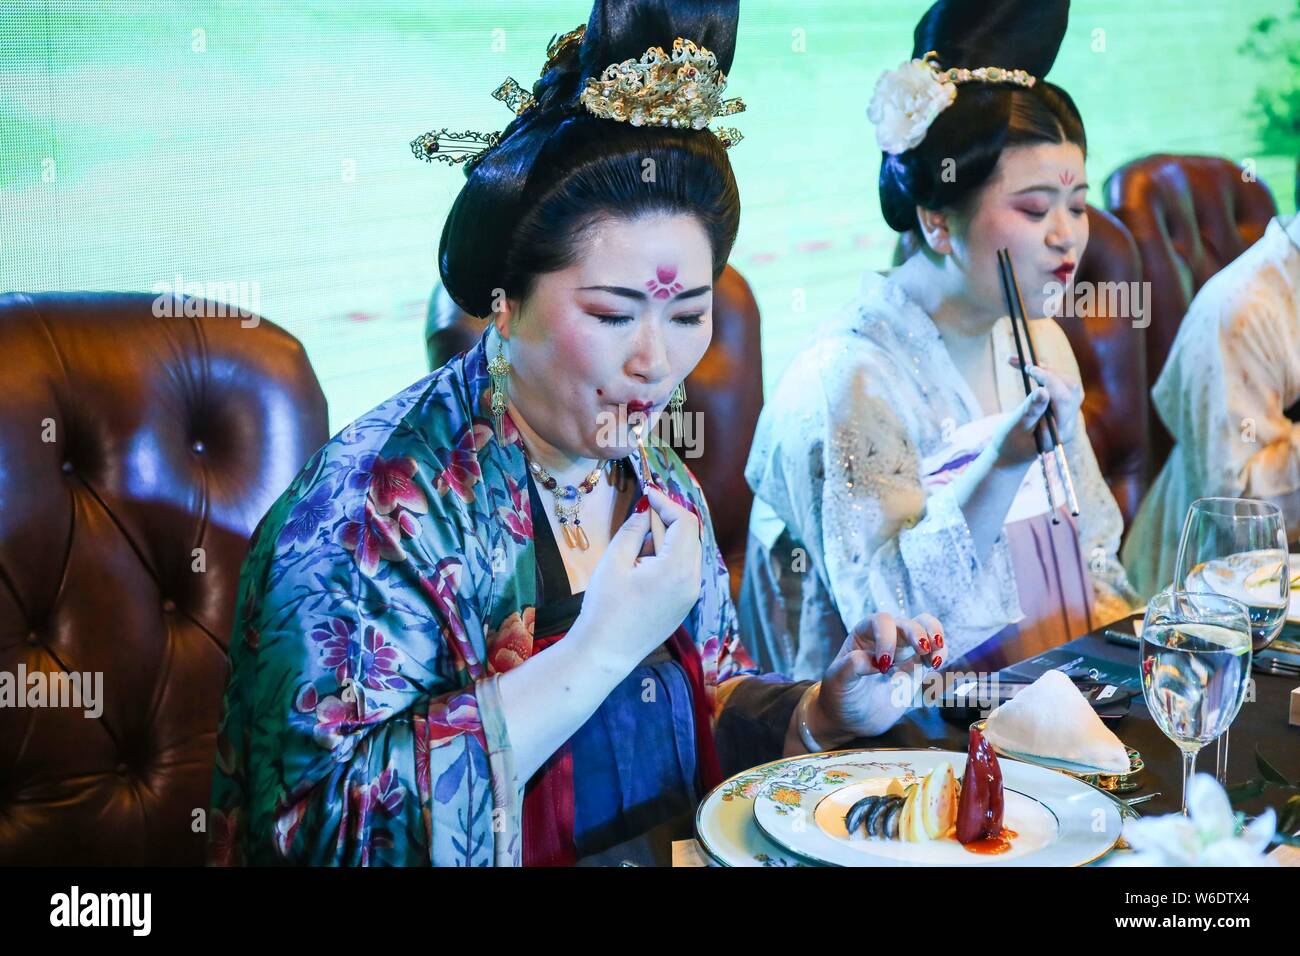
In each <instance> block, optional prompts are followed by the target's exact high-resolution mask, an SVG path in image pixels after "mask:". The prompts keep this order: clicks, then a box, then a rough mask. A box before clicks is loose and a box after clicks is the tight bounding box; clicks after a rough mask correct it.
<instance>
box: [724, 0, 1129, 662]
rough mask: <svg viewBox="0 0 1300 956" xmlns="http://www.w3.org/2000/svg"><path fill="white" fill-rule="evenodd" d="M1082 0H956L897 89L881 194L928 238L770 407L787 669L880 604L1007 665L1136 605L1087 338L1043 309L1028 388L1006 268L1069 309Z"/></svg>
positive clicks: (773, 649)
mask: <svg viewBox="0 0 1300 956" xmlns="http://www.w3.org/2000/svg"><path fill="white" fill-rule="evenodd" d="M1068 8H1069V4H1068V2H1065V0H979V2H976V0H939V2H938V3H936V4H935V5H934V6H933V7H931V8H930V10H929V11H927V12H926V14H925V16H924V17H923V18H922V20H921V23H920V25H918V27H917V29H916V34H915V37H914V47H913V59H912V60H911V61H910V62H908V63H904V64H903V65H901V66H900V67H899V68H898V69H897V70H895V71H891V72H890V73H886V74H885V75H884V76H883V77H882V78H881V80H880V82H879V83H878V84H877V87H876V92H875V95H874V97H873V100H872V103H871V106H870V108H869V110H868V116H869V117H870V118H871V120H872V121H873V122H874V123H875V126H876V136H877V140H878V142H879V144H880V147H881V150H882V154H883V159H882V165H881V174H880V198H881V208H882V211H883V213H884V215H885V219H886V221H887V222H888V223H889V225H890V226H891V227H893V228H894V229H895V230H897V231H898V232H900V233H910V234H911V237H912V239H913V240H914V242H915V245H916V247H917V250H918V251H916V252H915V253H914V254H913V255H912V256H911V257H910V258H908V259H907V261H906V262H904V263H903V264H902V265H901V266H898V267H897V268H895V269H894V270H893V271H891V272H890V273H889V274H888V275H887V276H886V275H880V274H876V273H867V275H866V276H865V279H864V281H863V284H862V289H861V292H860V294H859V296H858V298H857V300H856V301H854V302H853V303H851V305H850V306H849V308H848V309H847V310H846V311H845V312H844V314H843V315H841V316H840V317H839V319H838V320H837V321H835V322H834V323H833V324H832V325H831V327H829V328H818V329H815V330H810V334H812V335H814V336H815V337H816V339H817V341H816V344H814V345H813V346H812V347H811V348H809V349H808V350H807V351H806V352H804V353H802V354H801V355H799V356H798V357H796V358H795V359H794V361H793V362H792V364H791V366H790V367H789V368H788V369H787V371H786V372H785V374H784V377H783V378H782V380H781V383H780V385H779V386H778V387H777V389H776V391H775V393H774V394H772V395H771V396H769V398H768V400H767V402H766V405H765V408H764V410H763V413H762V416H761V417H760V420H759V424H758V429H757V432H756V434H755V437H754V445H753V449H752V452H751V454H750V458H749V463H748V465H747V467H746V472H745V476H746V479H747V480H748V482H749V484H750V486H751V487H752V488H753V489H754V494H755V502H754V507H753V513H752V518H751V527H750V541H749V548H748V555H747V561H746V567H745V578H744V584H743V587H742V591H741V620H742V626H743V627H744V629H745V633H746V634H747V636H748V640H749V644H750V647H751V650H752V651H753V652H756V653H757V654H758V655H759V656H760V658H761V659H762V661H763V663H764V665H765V666H767V667H769V668H771V669H774V670H777V671H781V672H784V673H789V674H791V675H794V676H797V675H801V674H816V673H820V669H821V668H823V667H824V665H825V663H826V662H827V661H828V660H829V659H830V657H831V656H832V655H833V654H834V652H835V649H836V648H838V646H839V645H840V643H842V641H843V639H844V635H845V633H846V631H847V629H848V628H850V627H851V626H852V625H853V623H854V622H855V621H857V620H859V619H860V618H861V616H862V615H864V614H871V613H879V612H885V613H887V614H890V615H896V616H900V617H911V616H915V615H916V614H917V613H921V612H928V613H931V614H934V615H936V616H937V617H938V618H939V619H940V620H941V621H942V622H943V624H944V634H945V635H946V639H947V642H948V645H949V646H948V647H946V648H944V649H943V652H942V655H941V660H942V661H945V662H947V663H946V666H949V667H961V668H963V669H978V670H989V669H995V668H999V667H1002V666H1006V665H1007V664H1010V663H1013V662H1015V661H1016V660H1020V659H1023V658H1025V657H1028V656H1032V655H1033V654H1035V653H1038V652H1041V651H1043V650H1046V649H1048V648H1051V647H1054V646H1057V645H1059V644H1062V643H1064V642H1066V641H1068V640H1070V639H1071V638H1074V637H1077V636H1079V635H1080V634H1083V633H1085V632H1087V631H1089V630H1092V629H1093V628H1095V627H1098V626H1101V625H1102V624H1105V623H1107V622H1109V621H1111V620H1113V619H1115V618H1117V617H1119V616H1121V615H1122V614H1123V613H1125V612H1126V611H1127V610H1128V608H1129V606H1130V603H1131V600H1132V598H1133V595H1132V592H1131V589H1130V588H1129V585H1128V583H1127V580H1126V579H1125V575H1124V570H1123V568H1122V567H1121V566H1120V565H1119V562H1118V560H1117V558H1116V552H1117V550H1118V548H1119V542H1120V535H1121V531H1122V519H1121V516H1120V512H1119V508H1118V507H1117V506H1116V504H1115V501H1114V498H1113V497H1112V496H1111V494H1110V492H1109V489H1108V488H1107V487H1106V485H1105V482H1104V481H1103V480H1102V476H1101V474H1100V472H1099V470H1098V468H1097V462H1096V459H1095V458H1094V456H1093V453H1092V448H1091V446H1090V445H1089V444H1088V437H1087V433H1086V431H1085V429H1084V427H1083V421H1082V415H1081V414H1080V411H1079V409H1080V407H1081V403H1082V398H1083V392H1082V388H1081V387H1080V386H1079V381H1078V380H1079V374H1078V368H1077V366H1076V364H1075V360H1074V356H1073V354H1072V353H1071V351H1070V348H1069V345H1068V343H1067V341H1066V339H1065V336H1064V333H1063V332H1062V331H1061V329H1060V328H1059V327H1058V326H1057V325H1056V324H1055V322H1053V321H1052V320H1050V319H1043V320H1038V321H1031V322H1030V323H1029V324H1030V325H1031V326H1032V327H1033V331H1032V333H1031V335H1032V337H1033V341H1034V344H1035V346H1036V352H1037V357H1038V367H1037V368H1031V369H1029V374H1030V376H1031V378H1032V384H1034V385H1036V386H1038V387H1036V388H1034V389H1033V394H1031V395H1029V396H1026V394H1025V393H1026V388H1025V384H1024V381H1023V379H1022V375H1021V372H1020V370H1019V368H1017V367H1015V366H1014V365H1012V364H1011V362H1012V359H1013V357H1014V356H1015V351H1016V350H1015V345H1014V339H1013V338H1012V333H1011V324H1010V321H1009V320H1008V319H1007V317H1006V305H1005V300H1004V298H1003V294H1002V290H1001V286H1000V282H999V278H998V269H997V252H998V250H999V249H1003V248H1005V249H1007V250H1008V251H1009V253H1010V255H1011V258H1012V261H1013V263H1014V265H1015V267H1016V270H1017V276H1018V279H1019V283H1020V286H1021V289H1022V291H1023V293H1024V302H1025V308H1026V312H1027V314H1028V315H1029V316H1031V317H1033V316H1042V315H1046V314H1060V312H1059V309H1060V306H1061V301H1062V298H1063V292H1064V289H1065V287H1066V286H1067V285H1068V284H1069V282H1070V277H1071V275H1072V273H1073V271H1074V269H1075V267H1076V266H1077V264H1078V260H1079V257H1081V256H1082V254H1083V250H1084V247H1085V246H1086V244H1087V240H1088V221H1087V210H1086V198H1087V182H1086V179H1085V173H1084V160H1085V146H1086V139H1085V137H1084V133H1083V125H1082V120H1081V119H1080V118H1079V115H1078V110H1077V108H1076V107H1075V106H1074V103H1073V101H1072V100H1071V99H1070V98H1069V95H1068V94H1067V93H1065V91H1064V90H1062V89H1061V88H1060V87H1057V86H1054V85H1053V84H1051V83H1048V82H1046V81H1044V80H1043V79H1042V77H1043V75H1044V74H1046V73H1047V71H1048V70H1049V69H1050V68H1051V65H1052V62H1053V61H1054V59H1055V57H1056V52H1057V50H1058V49H1059V46H1060V42H1061V39H1062V37H1063V36H1064V33H1065V28H1066V20H1067V14H1068ZM963 70H965V71H969V72H964V73H963V72H962V71H963ZM1049 397H1050V401H1051V405H1052V407H1053V408H1054V410H1055V415H1056V417H1057V420H1058V425H1059V432H1060V436H1061V439H1062V441H1063V444H1064V448H1065V455H1066V458H1067V460H1068V462H1069V465H1070V468H1071V470H1072V472H1073V480H1074V484H1075V487H1076V489H1077V494H1078V499H1079V505H1080V515H1079V517H1078V518H1072V517H1071V515H1070V512H1069V510H1068V509H1066V508H1065V507H1064V505H1063V504H1060V506H1059V507H1057V508H1056V509H1055V510H1054V511H1053V510H1052V509H1049V507H1048V498H1047V488H1046V487H1045V485H1044V469H1041V468H1040V466H1039V465H1038V464H1036V463H1035V461H1036V454H1035V451H1036V448H1035V445H1034V440H1033V437H1032V434H1033V429H1034V426H1035V424H1036V423H1037V422H1038V420H1039V419H1040V418H1041V416H1042V415H1043V413H1044V411H1045V409H1046V408H1047V405H1048V399H1049ZM1055 498H1056V501H1057V502H1058V503H1060V502H1063V501H1064V495H1063V492H1062V491H1061V490H1060V489H1059V488H1058V489H1056V491H1055ZM1053 517H1055V520H1053ZM894 663H896V662H892V661H888V660H886V661H882V662H880V664H879V665H878V666H880V667H881V669H882V670H884V671H887V670H888V669H889V667H890V666H892V664H894Z"/></svg>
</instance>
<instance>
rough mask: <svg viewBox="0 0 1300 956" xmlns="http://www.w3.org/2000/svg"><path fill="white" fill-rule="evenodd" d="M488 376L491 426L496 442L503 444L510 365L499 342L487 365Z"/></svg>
mask: <svg viewBox="0 0 1300 956" xmlns="http://www.w3.org/2000/svg"><path fill="white" fill-rule="evenodd" d="M488 375H490V376H491V377H492V425H493V427H494V428H495V429H496V434H497V441H498V442H501V443H502V444H504V443H505V437H504V436H503V435H502V430H501V419H502V416H504V415H505V413H506V387H507V385H508V384H509V382H510V363H509V362H508V361H506V353H505V347H504V346H503V345H502V344H501V343H500V342H498V343H497V354H496V355H495V356H494V357H493V359H492V361H491V362H489V363H488Z"/></svg>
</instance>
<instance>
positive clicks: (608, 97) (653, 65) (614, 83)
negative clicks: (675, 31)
mask: <svg viewBox="0 0 1300 956" xmlns="http://www.w3.org/2000/svg"><path fill="white" fill-rule="evenodd" d="M585 32H586V26H585V25H583V26H579V27H578V28H577V29H575V30H570V31H569V32H568V33H565V34H563V35H562V36H559V37H556V38H553V39H552V40H551V42H550V44H548V46H547V50H546V52H547V57H546V65H545V66H543V67H542V73H541V75H542V76H545V75H546V71H547V70H549V69H550V68H551V67H552V66H553V65H555V63H556V61H557V60H558V59H559V58H560V57H561V56H562V55H563V54H564V53H565V52H566V50H567V49H568V47H569V46H570V45H571V44H576V43H580V42H581V41H582V37H583V34H584V33H585ZM726 87H727V76H726V74H725V73H723V72H722V71H721V70H719V69H718V58H717V57H716V56H715V55H714V54H713V53H712V52H711V51H710V50H707V49H705V48H704V47H701V46H696V45H695V43H694V42H693V41H691V40H686V39H684V38H682V37H678V38H677V39H675V40H674V41H673V51H672V53H671V54H668V53H665V52H664V50H663V48H662V47H657V46H652V47H650V48H649V49H648V50H646V51H645V53H643V54H642V55H641V57H640V59H627V60H624V61H623V62H621V63H612V64H610V65H609V66H607V67H605V69H604V70H603V71H602V72H601V75H600V77H599V78H591V79H588V80H587V82H586V85H585V86H584V88H583V90H582V92H581V94H579V97H578V101H579V103H581V104H582V106H583V107H585V108H586V110H587V111H588V112H589V113H591V115H593V116H595V117H598V118H599V119H608V120H613V121H615V122H618V123H631V124H632V125H633V126H669V127H674V128H677V129H696V130H706V129H707V127H708V124H709V122H710V121H711V120H712V119H713V118H714V117H715V116H731V115H732V114H734V113H740V112H743V111H744V109H745V104H744V102H743V101H742V100H741V99H740V98H739V97H734V98H732V99H729V100H724V99H723V98H722V92H723V91H724V90H725V89H726ZM492 96H493V98H495V99H498V100H500V101H501V102H503V103H505V104H506V105H507V106H508V107H510V108H511V109H512V110H513V111H514V113H515V115H516V116H520V115H522V114H523V113H525V112H526V111H528V110H530V109H532V108H533V107H534V106H536V105H537V100H536V99H534V97H533V96H532V94H530V93H528V92H527V91H526V90H524V88H523V87H521V86H520V85H519V83H518V82H517V81H516V80H514V79H513V78H511V77H506V80H505V82H504V83H502V84H501V85H500V86H499V87H497V88H496V89H495V90H493V91H492ZM709 132H710V133H713V135H715V136H717V137H718V139H719V140H720V141H721V142H722V145H723V146H725V147H731V146H734V145H736V143H739V142H740V140H741V139H742V136H741V134H740V131H739V130H735V129H731V128H729V127H720V128H719V129H718V130H716V131H713V130H709ZM500 141H501V134H500V133H476V132H472V131H465V132H460V133H453V132H450V131H449V130H448V129H447V128H446V127H444V128H442V129H440V130H433V131H430V132H428V133H424V134H422V135H420V136H419V137H417V138H416V139H413V140H412V141H411V151H412V152H413V153H414V154H415V155H416V156H417V157H418V158H419V159H422V160H424V161H425V162H429V163H432V162H435V161H441V162H445V163H449V164H452V165H455V164H458V163H465V164H466V170H467V171H468V170H469V169H472V168H473V166H474V164H476V163H478V162H479V160H481V159H482V158H483V157H484V156H485V155H486V154H487V153H488V152H489V151H490V150H491V149H492V148H493V147H495V146H496V145H497V144H498V143H499V142H500Z"/></svg>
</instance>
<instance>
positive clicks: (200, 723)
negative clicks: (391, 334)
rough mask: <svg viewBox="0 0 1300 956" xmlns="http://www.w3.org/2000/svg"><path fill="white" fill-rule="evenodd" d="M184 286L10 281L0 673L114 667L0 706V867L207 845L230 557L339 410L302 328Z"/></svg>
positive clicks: (0, 492)
mask: <svg viewBox="0 0 1300 956" xmlns="http://www.w3.org/2000/svg"><path fill="white" fill-rule="evenodd" d="M184 301H185V303H188V308H187V307H186V305H185V304H182V302H181V301H180V300H172V299H168V300H166V302H167V304H168V305H170V306H172V307H173V308H174V310H175V312H174V314H175V315H176V317H167V316H161V317H160V316H157V315H155V314H154V310H153V305H154V302H155V296H153V295H151V294H147V293H49V294H23V293H11V294H6V295H0V356H2V357H3V358H2V359H0V362H3V367H4V379H5V401H4V405H3V408H0V680H3V675H4V674H6V673H7V674H9V675H16V674H18V673H21V672H22V671H24V670H25V672H26V673H27V674H28V675H31V674H36V673H39V674H41V675H45V676H46V678H47V679H46V680H45V681H44V684H45V686H47V687H48V686H50V681H49V679H48V675H50V674H57V673H60V672H62V673H65V674H71V673H74V672H75V673H78V674H82V673H90V674H92V675H93V674H95V673H98V674H100V675H102V683H101V684H100V687H101V692H100V694H99V695H98V702H97V706H98V708H99V709H100V710H101V712H100V713H99V715H98V716H97V717H88V716H86V710H88V709H92V708H88V707H85V706H83V707H81V708H74V707H62V706H61V707H51V706H45V707H14V706H6V707H0V865H8V866H12V865H24V864H48V863H58V864H60V865H84V864H118V865H142V864H155V865H171V864H199V863H202V861H203V849H204V842H205V836H204V834H203V833H202V832H196V829H195V828H196V825H197V824H196V820H199V819H201V817H199V816H198V815H197V814H196V811H199V810H202V811H203V812H204V814H206V810H207V807H208V799H209V789H210V786H211V775H212V766H213V755H214V749H215V742H216V727H217V721H218V719H219V716H220V707H221V699H222V694H223V691H224V688H225V681H226V673H227V667H226V645H227V641H228V637H229V634H230V629H231V620H232V615H233V611H234V603H235V598H236V583H237V580H238V576H239V570H240V565H241V563H242V562H243V559H244V555H245V552H246V551H247V547H248V540H249V537H250V535H251V534H252V532H253V530H254V528H255V527H256V525H257V523H258V522H259V521H260V520H261V518H262V516H263V514H264V513H265V512H266V511H267V509H268V508H269V507H270V506H271V504H272V503H273V502H274V501H275V499H276V498H277V497H278V496H279V495H280V493H281V492H282V491H283V490H284V489H285V488H286V487H287V486H288V484H289V482H290V481H291V480H292V479H293V477H294V475H295V474H296V473H297V472H298V470H299V469H300V468H301V466H302V464H303V462H305V461H306V460H307V458H308V457H309V456H310V455H311V454H312V452H314V451H315V450H316V449H317V448H318V447H319V446H320V445H322V444H323V443H324V442H325V441H326V439H327V438H328V425H327V418H326V410H325V398H324V396H323V394H322V393H321V389H320V386H319V384H318V383H317V381H316V377H315V375H314V374H313V373H312V370H311V366H310V365H309V364H308V362H307V359H306V357H305V355H304V353H303V349H302V346H301V345H300V344H299V343H298V341H297V340H296V339H295V338H293V337H292V336H291V335H289V334H288V333H287V332H285V331H283V330H282V329H280V328H278V327H276V326H275V325H272V324H271V323H270V322H267V321H265V320H257V321H256V324H254V319H253V318H240V317H239V316H238V315H234V314H226V313H225V309H224V307H221V308H218V307H217V306H216V305H215V303H207V302H205V300H201V299H188V300H184ZM186 312H189V314H190V316H192V317H186V315H185V313H186ZM198 316H202V317H198ZM28 684H29V686H30V684H31V678H30V677H29V678H28ZM94 684H95V679H94V678H93V677H92V678H91V680H90V681H89V682H88V688H93V686H94ZM0 692H2V689H0ZM28 693H30V691H29V692H28ZM28 699H30V698H28ZM66 699H67V698H65V700H66ZM81 703H82V704H83V705H84V704H86V703H87V700H86V698H85V697H84V696H83V698H82V700H81Z"/></svg>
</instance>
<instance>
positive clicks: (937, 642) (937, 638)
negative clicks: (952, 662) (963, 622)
mask: <svg viewBox="0 0 1300 956" xmlns="http://www.w3.org/2000/svg"><path fill="white" fill-rule="evenodd" d="M934 646H935V647H943V635H942V634H936V635H934Z"/></svg>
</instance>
